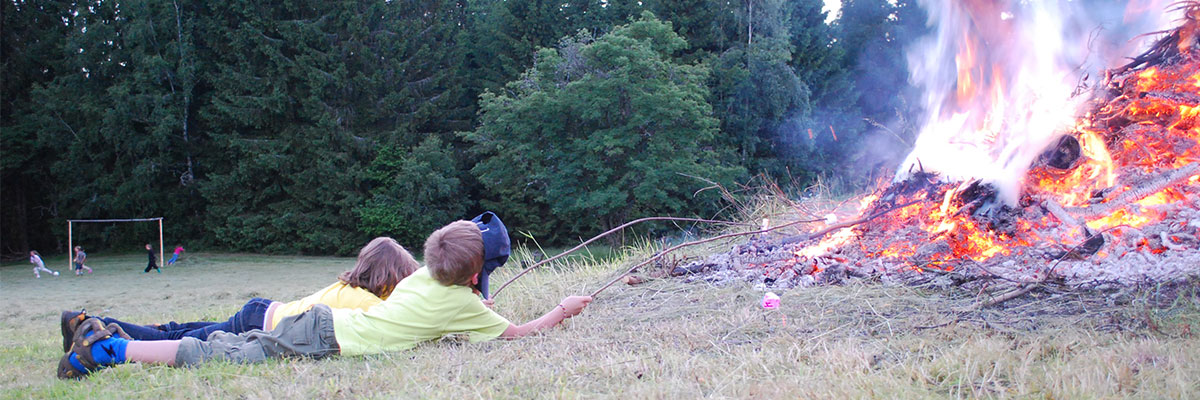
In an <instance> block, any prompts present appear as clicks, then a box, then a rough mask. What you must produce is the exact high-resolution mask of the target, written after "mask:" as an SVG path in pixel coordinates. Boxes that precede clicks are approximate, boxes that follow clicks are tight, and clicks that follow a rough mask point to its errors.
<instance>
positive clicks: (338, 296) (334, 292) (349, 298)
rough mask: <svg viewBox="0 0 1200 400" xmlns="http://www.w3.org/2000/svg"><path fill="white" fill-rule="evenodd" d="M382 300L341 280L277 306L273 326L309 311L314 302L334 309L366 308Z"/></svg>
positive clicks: (272, 316)
mask: <svg viewBox="0 0 1200 400" xmlns="http://www.w3.org/2000/svg"><path fill="white" fill-rule="evenodd" d="M382 301H383V300H380V299H379V297H376V296H375V294H374V293H371V292H368V291H367V290H366V289H363V288H356V287H351V286H350V285H347V284H346V283H345V282H342V281H340V280H339V281H337V282H334V283H333V284H332V285H329V287H326V288H324V289H321V290H318V291H317V292H316V293H313V294H310V295H308V297H305V298H303V299H300V300H296V301H293V302H290V303H283V304H282V305H280V306H278V307H276V308H275V314H272V315H271V326H279V321H282V320H283V318H284V317H288V316H292V315H296V314H300V313H302V312H305V311H308V309H310V308H312V306H313V304H324V305H327V306H329V308H334V309H337V308H352V309H360V310H366V309H368V308H371V306H373V305H376V304H379V303H380V302H382Z"/></svg>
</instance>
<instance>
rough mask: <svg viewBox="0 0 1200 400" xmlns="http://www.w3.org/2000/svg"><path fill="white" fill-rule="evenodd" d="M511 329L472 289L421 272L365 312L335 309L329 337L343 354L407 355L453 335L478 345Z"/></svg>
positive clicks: (417, 271)
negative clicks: (419, 346) (405, 352)
mask: <svg viewBox="0 0 1200 400" xmlns="http://www.w3.org/2000/svg"><path fill="white" fill-rule="evenodd" d="M509 325H510V324H509V322H508V320H507V319H504V317H501V316H500V315H499V314H496V313H495V312H493V311H492V310H490V309H488V308H487V307H486V306H484V305H483V303H482V302H480V301H479V296H477V295H475V294H474V293H473V292H471V289H470V288H468V287H466V286H461V285H453V286H445V285H442V284H441V283H440V282H438V281H437V280H436V279H433V275H431V274H430V272H429V269H428V268H425V267H422V268H420V269H417V270H416V272H413V274H412V275H409V276H408V277H407V278H404V280H402V281H400V284H399V285H397V286H396V289H395V290H393V291H392V294H391V296H388V299H387V300H384V301H383V302H382V303H379V304H378V305H376V306H374V307H371V308H370V309H368V310H365V311H363V310H347V309H338V308H334V309H333V334H334V335H335V337H336V338H337V342H338V346H340V347H341V352H342V354H343V355H360V354H372V353H382V352H387V351H399V350H405V349H409V348H412V347H413V346H416V345H417V344H418V343H421V342H424V341H427V340H434V339H438V338H440V337H442V336H445V335H447V334H451V333H466V334H468V335H469V337H470V340H471V342H481V341H485V340H490V339H495V338H496V337H499V336H500V334H502V333H504V330H506V329H508V326H509Z"/></svg>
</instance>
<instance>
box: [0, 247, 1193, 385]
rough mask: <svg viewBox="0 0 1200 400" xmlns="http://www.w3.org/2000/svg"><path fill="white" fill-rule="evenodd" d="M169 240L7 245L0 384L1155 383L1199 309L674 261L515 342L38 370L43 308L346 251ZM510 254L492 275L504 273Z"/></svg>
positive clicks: (48, 361) (254, 273) (120, 312)
mask: <svg viewBox="0 0 1200 400" xmlns="http://www.w3.org/2000/svg"><path fill="white" fill-rule="evenodd" d="M639 253H640V254H644V252H639ZM187 256H188V259H187V260H186V262H185V263H184V264H183V266H182V267H173V268H169V269H167V270H166V272H164V273H163V274H162V275H158V274H154V273H150V274H146V275H143V274H141V268H142V267H143V265H142V264H140V263H139V260H140V257H139V256H133V255H131V256H127V257H107V258H105V257H100V256H96V257H95V261H93V262H94V263H95V265H93V267H95V268H96V271H97V272H96V274H94V275H92V276H87V277H83V278H76V277H74V276H65V275H64V276H61V277H58V278H46V277H43V278H42V279H40V280H34V279H33V277H32V273H30V271H29V268H27V267H26V266H25V265H23V264H11V265H5V266H4V267H3V268H0V290H2V292H3V294H4V296H3V298H4V300H3V301H4V302H5V304H4V306H3V307H2V308H0V389H2V390H3V392H2V397H4V398H30V397H33V398H40V397H53V398H63V397H66V398H83V397H101V398H118V397H122V398H123V397H129V398H177V397H183V398H211V397H219V398H239V397H248V398H302V397H303V398H329V397H353V398H358V397H368V398H382V397H395V396H399V397H401V398H463V397H467V398H478V397H483V398H493V397H502V398H530V397H554V398H560V397H561V398H596V397H602V398H624V397H635V398H699V397H716V398H904V399H909V398H947V397H991V398H1030V397H1039V398H1042V397H1045V398H1155V399H1157V398H1195V397H1196V396H1197V394H1196V393H1200V379H1198V378H1200V346H1198V344H1200V340H1198V339H1197V338H1195V337H1194V336H1192V335H1191V334H1190V332H1191V330H1193V329H1195V328H1197V327H1198V326H1197V325H1198V324H1200V310H1198V308H1197V304H1198V302H1197V300H1196V295H1195V294H1194V292H1193V291H1192V290H1184V291H1172V292H1170V293H1167V294H1166V295H1165V298H1166V300H1170V301H1164V295H1160V296H1157V297H1154V296H1150V295H1147V294H1137V293H1135V294H1125V295H1122V296H1114V297H1112V299H1117V300H1116V301H1115V302H1116V303H1120V304H1110V303H1112V302H1110V301H1108V300H1109V299H1108V298H1105V297H1103V296H1100V297H1097V296H1098V295H1055V296H1050V295H1046V297H1044V298H1041V299H1037V298H1033V299H1030V300H1029V301H1025V302H1022V303H1020V304H1014V305H1012V306H1011V308H1009V309H1005V310H990V311H984V312H973V313H969V314H962V313H956V312H955V311H954V310H955V309H956V308H959V307H962V306H964V305H967V304H970V303H971V302H973V301H975V299H973V298H972V297H971V296H970V295H968V294H964V293H947V292H942V291H926V290H924V289H921V288H913V287H889V286H883V285H879V284H862V283H856V284H849V285H846V286H839V287H821V288H810V289H798V290H793V291H790V292H787V293H785V294H783V307H782V308H781V309H779V310H763V309H762V308H760V307H759V306H758V303H759V300H760V299H761V296H762V293H761V292H757V291H754V290H752V289H750V288H748V287H710V286H706V285H703V284H684V283H680V282H678V281H675V280H651V281H649V282H647V283H645V284H642V285H638V286H626V285H623V284H620V285H618V286H614V287H613V288H612V289H609V290H608V291H606V292H604V293H603V294H602V295H601V296H600V297H599V298H597V299H596V302H595V303H593V305H592V306H591V307H590V308H589V309H588V310H587V311H586V312H585V313H584V314H583V315H581V316H579V317H577V318H574V319H572V320H570V321H569V323H568V324H567V326H566V327H565V328H557V329H554V330H552V331H549V332H547V333H546V334H543V335H540V336H535V337H531V338H526V339H522V340H517V341H493V342H488V343H483V344H467V343H463V342H461V341H456V340H445V341H442V342H438V343H430V344H428V345H424V346H420V347H418V348H417V349H414V350H412V351H407V352H401V353H391V354H383V355H376V356H368V357H336V358H333V359H328V360H319V361H313V360H282V361H274V362H268V363H264V364H258V365H231V364H213V365H207V366H204V367H202V368H196V369H172V368H167V367H161V366H145V365H136V364H135V365H125V366H120V367H117V368H110V369H108V370H105V371H102V372H100V373H97V374H95V375H94V376H92V377H90V378H89V379H87V380H86V381H82V382H75V381H69V382H64V381H59V380H57V379H55V378H54V376H53V371H54V367H55V365H56V362H57V360H58V358H59V357H60V356H61V352H60V351H59V349H58V347H59V341H60V338H59V336H58V327H57V323H58V321H57V315H58V312H59V311H60V310H62V309H69V308H79V307H87V309H88V310H89V311H91V312H92V313H95V314H101V313H103V314H108V315H112V316H116V317H123V318H127V319H129V320H132V321H145V322H161V321H164V320H166V319H169V318H171V317H173V318H175V319H191V318H220V317H227V316H228V315H230V314H231V313H233V312H234V311H236V310H237V308H238V307H240V306H241V304H242V303H243V302H244V301H245V300H246V299H247V298H249V297H251V296H256V295H257V296H264V297H269V298H276V299H291V298H295V297H298V296H301V295H305V294H307V293H308V292H311V291H313V290H316V289H318V288H320V287H323V286H324V285H326V284H328V283H329V282H330V281H331V280H332V279H333V278H334V277H335V276H336V274H337V273H338V272H340V271H341V270H342V269H344V268H348V267H349V266H350V265H351V264H352V262H353V260H351V259H341V258H290V257H288V258H283V257H263V256H252V255H218V254H202V253H201V254H191V253H189V254H188V255H187ZM520 256H523V255H519V257H516V259H517V260H516V261H518V262H519V259H520V258H521V257H520ZM640 256H641V255H635V256H634V258H633V259H629V260H625V261H615V262H604V261H596V260H590V261H589V260H587V259H576V260H575V261H573V262H572V263H571V264H570V265H565V266H559V267H555V268H546V269H543V270H540V271H535V272H533V273H531V274H530V275H529V276H527V277H525V278H522V280H519V281H517V282H516V283H514V284H513V286H512V287H510V288H509V289H507V290H506V292H505V293H503V294H502V295H501V296H500V298H498V299H497V300H498V304H497V311H498V312H500V313H501V314H502V315H505V316H507V317H509V318H510V319H511V320H513V321H517V322H522V321H525V320H528V319H530V318H533V317H536V316H538V315H540V314H541V313H542V312H545V311H547V310H549V309H550V308H551V307H553V306H554V305H555V304H557V303H558V300H559V299H560V298H561V297H562V296H565V295H569V294H580V293H587V292H590V291H592V290H594V289H595V288H596V287H598V286H599V285H602V284H603V283H604V282H606V281H607V280H608V279H610V278H612V277H613V274H614V272H613V271H617V270H621V269H624V268H626V266H628V265H631V264H630V263H631V262H636V261H637V260H636V258H637V257H640ZM62 261H63V260H61V259H58V260H50V262H51V264H52V265H56V266H57V265H58V264H65V262H62ZM515 265H516V263H514V264H512V265H510V266H509V267H506V268H503V269H501V272H500V273H498V276H496V277H494V278H493V279H495V280H496V282H502V281H503V280H504V279H505V278H506V277H507V276H511V275H512V274H515V273H516V272H517V268H513V266H515ZM59 268H61V267H56V268H55V269H59ZM281 276H282V279H280V277H281ZM1193 286H1194V285H1193ZM1185 289H1186V288H1185ZM1161 293H1165V292H1162V291H1160V292H1159V294H1161ZM1181 293H1182V294H1181ZM1151 300H1153V301H1151ZM1151 304H1153V305H1151Z"/></svg>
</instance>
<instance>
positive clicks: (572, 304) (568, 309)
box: [560, 296, 592, 318]
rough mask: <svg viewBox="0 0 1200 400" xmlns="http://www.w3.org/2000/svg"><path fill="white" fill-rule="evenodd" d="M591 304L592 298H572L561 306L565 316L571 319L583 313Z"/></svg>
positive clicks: (566, 299)
mask: <svg viewBox="0 0 1200 400" xmlns="http://www.w3.org/2000/svg"><path fill="white" fill-rule="evenodd" d="M591 302H592V296H570V297H567V298H565V299H563V301H562V303H560V305H561V306H562V308H563V314H564V315H566V316H567V318H571V317H574V316H576V315H579V313H581V312H583V308H584V307H587V305H588V303H591Z"/></svg>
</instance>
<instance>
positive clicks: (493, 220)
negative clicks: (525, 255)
mask: <svg viewBox="0 0 1200 400" xmlns="http://www.w3.org/2000/svg"><path fill="white" fill-rule="evenodd" d="M471 222H474V223H475V226H478V227H479V233H480V234H481V235H483V270H482V271H479V284H478V285H476V286H475V288H476V289H479V293H481V294H483V298H485V299H486V298H488V275H490V274H491V273H492V271H495V270H496V268H500V266H501V265H504V263H505V262H507V261H508V256H509V254H512V243H511V242H510V241H509V238H508V228H505V227H504V223H503V222H501V221H500V217H498V216H496V213H493V212H491V211H485V212H484V213H483V214H479V216H478V217H475V218H472V219H471Z"/></svg>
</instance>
